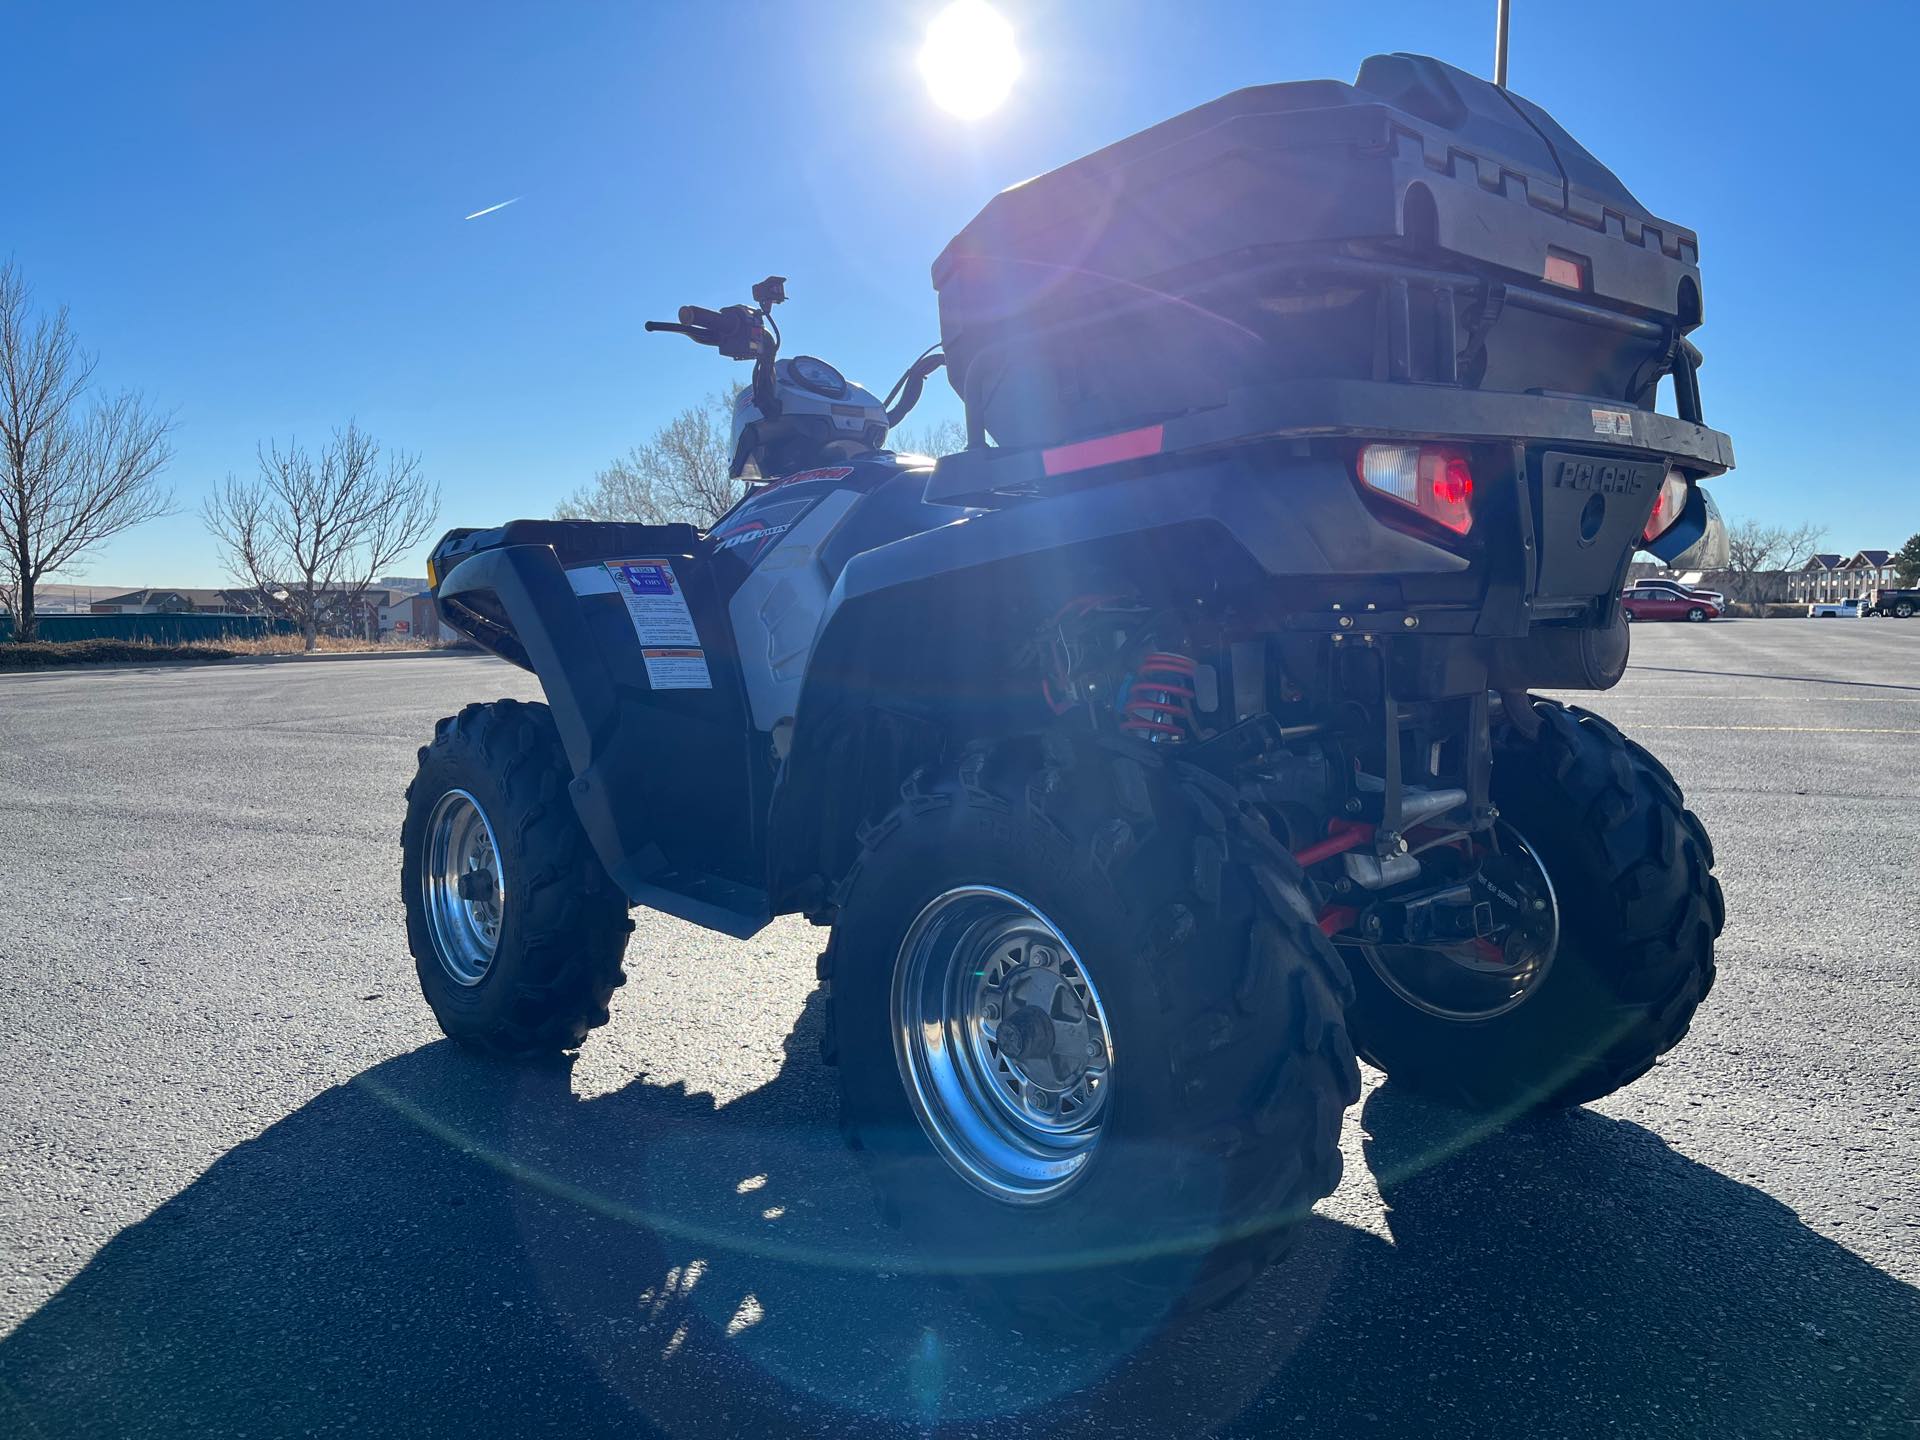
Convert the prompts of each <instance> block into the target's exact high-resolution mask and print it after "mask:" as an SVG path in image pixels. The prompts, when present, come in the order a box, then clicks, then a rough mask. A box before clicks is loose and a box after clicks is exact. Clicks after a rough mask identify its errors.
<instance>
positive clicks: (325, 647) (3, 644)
mask: <svg viewBox="0 0 1920 1440" xmlns="http://www.w3.org/2000/svg"><path fill="white" fill-rule="evenodd" d="M445 648H447V647H446V646H444V645H441V644H439V643H438V642H435V641H430V640H389V641H381V642H377V643H376V642H374V641H370V640H342V639H337V638H335V637H333V636H328V635H322V636H321V637H320V639H319V642H318V643H317V644H316V645H315V647H314V651H315V653H316V654H323V655H347V654H363V653H366V652H369V651H382V652H399V653H402V654H417V655H425V654H427V653H429V652H431V651H434V650H442V649H445ZM305 651H306V645H305V643H304V642H303V641H302V640H301V638H300V637H299V636H298V635H261V636H254V637H246V638H242V637H238V636H232V637H227V638H225V639H221V640H218V641H211V640H195V641H191V642H189V643H187V644H183V645H162V644H156V643H155V642H153V641H151V640H31V641H27V642H25V643H20V642H14V641H0V670H47V669H52V668H54V667H57V666H65V665H126V664H133V665H144V664H148V663H150V662H153V661H158V660H189V661H200V662H202V663H205V662H208V661H213V660H232V659H234V658H236V657H238V656H244V655H300V654H304V653H305Z"/></svg>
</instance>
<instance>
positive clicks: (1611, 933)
mask: <svg viewBox="0 0 1920 1440" xmlns="http://www.w3.org/2000/svg"><path fill="white" fill-rule="evenodd" d="M1532 711H1533V714H1534V716H1535V717H1536V718H1537V719H1538V720H1539V721H1540V728H1539V731H1538V733H1537V734H1536V735H1535V736H1534V737H1533V738H1531V739H1529V738H1527V737H1525V736H1523V735H1521V734H1520V733H1518V731H1517V730H1514V729H1507V730H1505V731H1503V732H1497V733H1496V736H1495V751H1494V763H1493V794H1494V798H1495V799H1496V800H1497V801H1498V802H1499V806H1500V811H1501V818H1502V821H1503V822H1504V823H1506V824H1510V825H1511V826H1512V827H1513V828H1514V829H1515V830H1516V831H1518V832H1519V833H1520V834H1521V835H1523V836H1525V837H1526V840H1527V841H1528V843H1529V844H1530V845H1531V846H1532V847H1533V849H1534V850H1535V851H1536V852H1537V853H1538V855H1539V857H1540V860H1541V862H1542V864H1543V866H1544V868H1545V870H1546V872H1547V876H1548V878H1549V880H1550V881H1551V883H1552V887H1553V892H1554V894H1555V896H1556V897H1557V901H1558V905H1559V937H1560V938H1559V943H1558V946H1557V948H1556V950H1555V952H1554V954H1553V958H1552V961H1551V964H1550V966H1549V967H1548V968H1547V969H1546V971H1545V972H1544V974H1543V975H1542V977H1541V978H1540V980H1539V982H1538V985H1537V987H1536V988H1535V989H1534V990H1533V991H1532V992H1531V993H1529V994H1528V996H1527V998H1526V1000H1525V1001H1524V1002H1523V1003H1521V1004H1520V1005H1518V1006H1517V1007H1515V1008H1513V1009H1511V1010H1508V1011H1507V1012H1506V1013H1504V1014H1501V1015H1497V1016H1494V1017H1492V1018H1489V1019H1485V1020H1454V1019H1442V1018H1439V1017H1437V1016H1435V1015H1432V1014H1429V1013H1427V1012H1425V1011H1423V1010H1420V1009H1416V1008H1415V1007H1414V1006H1413V1005H1410V1004H1408V1003H1407V1002H1406V1001H1405V1000H1403V999H1401V998H1400V997H1399V996H1397V995H1395V994H1394V993H1393V992H1392V991H1391V990H1389V989H1388V988H1387V986H1386V985H1385V984H1384V983H1383V982H1382V981H1381V979H1380V978H1379V977H1378V976H1377V975H1376V974H1375V973H1374V971H1373V968H1372V965H1371V964H1370V962H1369V961H1368V959H1367V958H1366V951H1365V950H1364V948H1362V947H1359V946H1353V947H1343V949H1347V950H1349V960H1348V966H1349V969H1350V970H1351V971H1352V972H1353V978H1354V986H1355V989H1356V991H1357V996H1358V998H1357V1000H1356V1002H1355V1005H1354V1008H1353V1010H1352V1011H1351V1012H1350V1016H1349V1019H1350V1022H1351V1024H1352V1027H1353V1034H1354V1041H1355V1044H1356V1045H1357V1046H1358V1048H1359V1051H1360V1055H1361V1057H1362V1058H1363V1059H1365V1060H1366V1061H1368V1062H1369V1063H1370V1064H1373V1065H1375V1066H1378V1067H1379V1068H1380V1069H1382V1070H1384V1071H1386V1072H1387V1075H1388V1077H1389V1078H1390V1080H1391V1081H1392V1083H1393V1084H1395V1085H1397V1086H1403V1087H1405V1088H1406V1089H1409V1090H1412V1091H1416V1092H1418V1093H1420V1094H1423V1095H1428V1096H1431V1097H1433V1098H1435V1099H1438V1100H1443V1101H1446V1102H1448V1103H1451V1104H1456V1105H1463V1106H1467V1107H1470V1108H1474V1109H1481V1110H1494V1111H1508V1112H1513V1111H1524V1110H1530V1109H1536V1108H1559V1107H1564V1106H1570V1105H1578V1104H1581V1103H1584V1102H1585V1101H1589V1100H1597V1099H1599V1098H1600V1097H1601V1096H1603V1095H1609V1094H1611V1093H1612V1092H1614V1091H1615V1090H1618V1089H1620V1088H1621V1087H1622V1086H1623V1085H1626V1084H1629V1083H1630V1082H1632V1081H1633V1080H1635V1079H1637V1078H1639V1077H1640V1076H1641V1075H1643V1074H1645V1073H1646V1072H1647V1071H1648V1070H1649V1069H1651V1068H1652V1067H1653V1063H1654V1061H1655V1060H1656V1059H1657V1058H1658V1057H1660V1056H1661V1055H1663V1054H1665V1053H1666V1052H1667V1051H1668V1050H1671V1049H1672V1048H1673V1047H1674V1046H1675V1045H1676V1044H1678V1043H1679V1042H1680V1040H1681V1038H1682V1037H1683V1036H1684V1035H1685V1034H1686V1033H1687V1026H1688V1024H1689V1023H1690V1022H1691V1020H1692V1019H1693V1013H1694V1011H1695V1009H1696V1008H1698V1006H1699V1004H1700V1002H1701V1001H1702V1000H1704V999H1705V998H1706V995H1707V992H1708V990H1710V989H1711V988H1712V986H1713V978H1714V962H1713V945H1714V940H1715V939H1716V937H1718V935H1719V934H1720V928H1721V925H1722V923H1723V922H1724V920H1725V906H1724V902H1723V900H1722V898H1721V894H1720V884H1719V882H1718V881H1717V880H1715V879H1714V878H1713V874H1712V869H1713V845H1712V842H1711V841H1709V840H1708V838H1707V833H1706V831H1705V830H1704V829H1703V828H1702V827H1701V825H1700V822H1699V820H1698V819H1697V818H1696V817H1695V816H1694V815H1693V813H1692V812H1691V811H1689V810H1688V809H1686V808H1685V805H1684V803H1683V801H1682V797H1681V794H1680V788H1679V786H1678V785H1676V784H1675V783H1674V780H1673V777H1672V776H1671V775H1670V774H1668V772H1667V769H1666V767H1665V766H1663V765H1662V764H1661V763H1660V762H1659V761H1658V760H1656V759H1654V758H1653V756H1651V755H1649V754H1648V753H1647V752H1646V751H1645V750H1643V749H1641V748H1640V747H1639V746H1638V745H1636V744H1634V743H1633V742H1632V741H1631V740H1628V739H1627V738H1626V737H1625V736H1623V735H1621V733H1620V732H1619V731H1618V730H1616V729H1615V728H1614V727H1613V726H1612V725H1610V724H1609V723H1608V722H1607V721H1605V720H1603V719H1601V718H1600V717H1599V716H1598V715H1594V714H1591V713H1589V712H1587V711H1584V710H1579V709H1573V708H1570V707H1567V706H1563V705H1560V704H1557V703H1555V702H1554V701H1550V700H1539V699H1535V700H1534V701H1533V702H1532Z"/></svg>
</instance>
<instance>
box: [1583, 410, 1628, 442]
mask: <svg viewBox="0 0 1920 1440" xmlns="http://www.w3.org/2000/svg"><path fill="white" fill-rule="evenodd" d="M1593 433H1594V434H1596V435H1625V436H1627V437H1628V438H1631V437H1632V435H1633V414H1632V412H1631V411H1627V410H1595V411H1594V412H1593Z"/></svg>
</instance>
